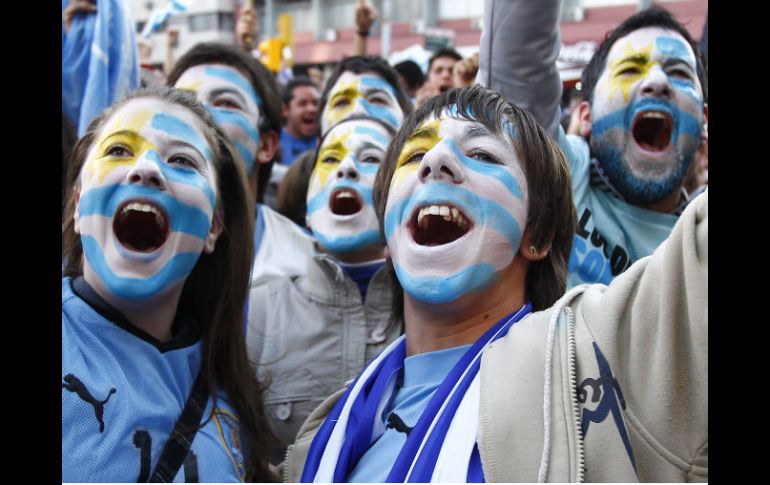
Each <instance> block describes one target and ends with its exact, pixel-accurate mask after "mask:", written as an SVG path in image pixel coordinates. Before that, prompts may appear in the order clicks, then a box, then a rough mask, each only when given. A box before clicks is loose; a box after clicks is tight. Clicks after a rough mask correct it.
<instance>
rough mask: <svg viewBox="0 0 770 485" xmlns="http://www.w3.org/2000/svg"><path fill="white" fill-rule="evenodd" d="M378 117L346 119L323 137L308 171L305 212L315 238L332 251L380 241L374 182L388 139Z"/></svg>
mask: <svg viewBox="0 0 770 485" xmlns="http://www.w3.org/2000/svg"><path fill="white" fill-rule="evenodd" d="M390 138H391V135H390V133H389V132H388V131H387V130H386V129H385V128H384V127H383V126H382V125H380V124H379V123H377V122H376V121H369V120H352V121H345V122H343V123H341V124H339V125H337V126H335V127H334V128H332V130H331V132H330V133H329V134H328V135H327V136H326V137H325V138H324V141H323V144H322V145H321V147H320V149H319V152H318V159H316V165H315V168H314V169H313V173H312V174H311V176H310V183H309V185H308V191H307V214H308V222H309V225H310V228H311V229H312V230H313V234H314V235H315V237H316V239H317V240H318V243H319V244H320V245H321V246H323V247H324V248H326V250H328V251H329V252H331V253H349V252H353V251H358V250H360V249H364V248H366V247H368V246H371V245H372V244H382V239H381V237H380V232H379V226H378V224H377V215H376V214H375V211H374V204H373V201H372V187H373V186H374V179H375V177H376V176H377V170H379V168H380V163H381V162H382V161H383V159H384V158H385V151H386V150H387V148H388V143H390Z"/></svg>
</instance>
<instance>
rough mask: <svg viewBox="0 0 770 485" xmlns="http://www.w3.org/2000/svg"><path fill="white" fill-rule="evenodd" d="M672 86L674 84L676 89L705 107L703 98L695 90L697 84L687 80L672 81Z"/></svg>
mask: <svg viewBox="0 0 770 485" xmlns="http://www.w3.org/2000/svg"><path fill="white" fill-rule="evenodd" d="M671 84H673V85H674V87H675V88H676V89H678V90H679V91H681V92H683V93H684V94H686V95H687V96H689V97H690V98H692V99H693V100H694V101H695V102H697V103H698V104H699V105H701V106H703V98H702V97H701V96H700V95H699V94H698V91H696V90H695V84H694V83H693V82H692V81H688V80H685V79H671Z"/></svg>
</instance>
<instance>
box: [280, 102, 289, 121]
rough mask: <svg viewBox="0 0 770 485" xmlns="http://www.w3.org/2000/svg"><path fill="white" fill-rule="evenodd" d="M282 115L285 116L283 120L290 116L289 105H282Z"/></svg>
mask: <svg viewBox="0 0 770 485" xmlns="http://www.w3.org/2000/svg"><path fill="white" fill-rule="evenodd" d="M281 114H282V115H283V119H286V118H288V116H289V105H288V104H286V103H281Z"/></svg>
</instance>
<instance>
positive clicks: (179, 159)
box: [168, 155, 198, 169]
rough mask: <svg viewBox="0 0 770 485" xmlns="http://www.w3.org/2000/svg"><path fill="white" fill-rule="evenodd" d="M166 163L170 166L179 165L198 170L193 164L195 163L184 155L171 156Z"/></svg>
mask: <svg viewBox="0 0 770 485" xmlns="http://www.w3.org/2000/svg"><path fill="white" fill-rule="evenodd" d="M168 163H169V164H170V165H180V166H183V167H189V168H194V169H197V168H198V165H197V164H196V163H195V161H194V160H193V159H192V158H190V157H188V156H186V155H172V156H171V157H170V158H169V159H168Z"/></svg>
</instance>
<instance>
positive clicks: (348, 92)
mask: <svg viewBox="0 0 770 485" xmlns="http://www.w3.org/2000/svg"><path fill="white" fill-rule="evenodd" d="M357 92H358V90H356V89H355V88H345V89H342V90H340V91H335V92H334V94H332V99H334V98H336V97H337V96H353V95H355V94H356V93H357Z"/></svg>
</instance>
